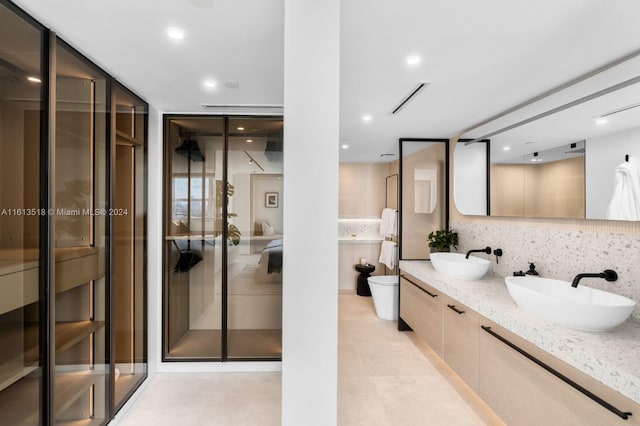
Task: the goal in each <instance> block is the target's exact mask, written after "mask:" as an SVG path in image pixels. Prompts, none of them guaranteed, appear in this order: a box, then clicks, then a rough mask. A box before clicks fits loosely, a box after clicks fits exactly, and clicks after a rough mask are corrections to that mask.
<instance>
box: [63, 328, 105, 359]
mask: <svg viewBox="0 0 640 426" xmlns="http://www.w3.org/2000/svg"><path fill="white" fill-rule="evenodd" d="M104 325H105V323H104V321H67V322H58V323H56V352H62V351H65V350H67V349H69V348H70V347H72V346H74V345H75V344H76V343H78V342H81V341H82V340H84V339H85V338H87V337H88V336H89V335H90V334H91V333H94V332H95V331H98V330H99V329H101V328H102V327H104Z"/></svg>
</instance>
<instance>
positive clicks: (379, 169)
mask: <svg viewBox="0 0 640 426" xmlns="http://www.w3.org/2000/svg"><path fill="white" fill-rule="evenodd" d="M388 171H389V165H388V164H386V163H340V196H339V197H340V205H339V209H340V210H339V211H340V215H339V217H341V218H374V217H380V214H381V213H382V209H383V208H384V207H385V179H386V177H387V175H388Z"/></svg>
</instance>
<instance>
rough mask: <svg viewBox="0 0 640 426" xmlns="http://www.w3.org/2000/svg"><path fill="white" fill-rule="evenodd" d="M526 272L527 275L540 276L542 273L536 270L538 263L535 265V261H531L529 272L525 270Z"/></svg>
mask: <svg viewBox="0 0 640 426" xmlns="http://www.w3.org/2000/svg"><path fill="white" fill-rule="evenodd" d="M525 274H527V275H533V276H536V277H537V276H539V275H540V274H538V271H536V265H534V264H533V263H529V270H528V271H527V272H525Z"/></svg>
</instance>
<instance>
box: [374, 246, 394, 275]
mask: <svg viewBox="0 0 640 426" xmlns="http://www.w3.org/2000/svg"><path fill="white" fill-rule="evenodd" d="M378 262H380V263H384V264H385V265H386V266H387V268H389V269H393V268H394V267H395V266H396V243H394V242H393V241H383V242H382V246H381V247H380V259H378Z"/></svg>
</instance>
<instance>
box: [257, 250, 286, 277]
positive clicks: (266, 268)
mask: <svg viewBox="0 0 640 426" xmlns="http://www.w3.org/2000/svg"><path fill="white" fill-rule="evenodd" d="M254 279H255V281H256V282H257V283H282V240H281V239H278V240H272V241H271V242H269V244H267V245H266V247H265V248H264V250H262V253H261V254H260V260H259V261H258V267H257V268H256V270H255V273H254Z"/></svg>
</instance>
